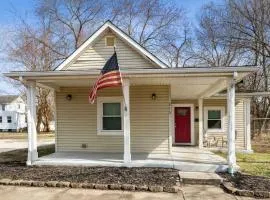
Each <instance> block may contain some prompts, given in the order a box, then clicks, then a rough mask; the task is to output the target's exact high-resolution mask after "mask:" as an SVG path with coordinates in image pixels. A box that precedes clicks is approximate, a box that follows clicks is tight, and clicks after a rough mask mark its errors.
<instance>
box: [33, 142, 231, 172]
mask: <svg viewBox="0 0 270 200" xmlns="http://www.w3.org/2000/svg"><path fill="white" fill-rule="evenodd" d="M131 158H132V162H131V164H130V166H132V167H165V168H174V169H178V170H180V171H190V172H221V171H226V170H227V164H226V160H225V159H224V158H222V157H220V156H217V155H215V154H214V153H212V152H210V151H206V150H203V149H198V148H196V147H173V153H172V154H171V155H169V154H145V153H132V155H131ZM34 165H70V166H74V165H84V166H113V167H122V166H125V163H123V154H122V153H109V152H108V153H94V152H92V153H89V152H56V153H53V154H50V155H47V156H43V157H40V158H38V159H37V160H36V161H35V162H34Z"/></svg>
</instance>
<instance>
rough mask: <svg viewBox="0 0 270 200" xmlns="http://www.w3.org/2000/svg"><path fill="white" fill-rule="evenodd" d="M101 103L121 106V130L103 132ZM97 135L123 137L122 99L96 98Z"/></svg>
mask: <svg viewBox="0 0 270 200" xmlns="http://www.w3.org/2000/svg"><path fill="white" fill-rule="evenodd" d="M103 103H120V104H121V130H103V127H102V124H103V123H102V120H103ZM97 135H108V136H112V135H124V102H123V97H119V96H117V97H97Z"/></svg>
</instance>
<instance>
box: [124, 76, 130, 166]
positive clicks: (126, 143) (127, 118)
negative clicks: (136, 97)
mask: <svg viewBox="0 0 270 200" xmlns="http://www.w3.org/2000/svg"><path fill="white" fill-rule="evenodd" d="M129 85H130V84H129V80H128V79H124V80H123V96H124V106H125V108H124V163H125V164H126V165H127V166H128V165H129V164H130V163H131V153H130V106H129Z"/></svg>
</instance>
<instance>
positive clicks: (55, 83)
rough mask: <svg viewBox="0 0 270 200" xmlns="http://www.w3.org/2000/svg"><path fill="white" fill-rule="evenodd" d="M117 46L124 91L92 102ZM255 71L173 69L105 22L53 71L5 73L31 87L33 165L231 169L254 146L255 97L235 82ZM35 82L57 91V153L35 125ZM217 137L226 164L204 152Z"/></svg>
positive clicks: (111, 92)
mask: <svg viewBox="0 0 270 200" xmlns="http://www.w3.org/2000/svg"><path fill="white" fill-rule="evenodd" d="M114 47H115V49H116V52H117V56H118V62H119V66H120V68H121V72H122V77H123V88H122V87H114V88H105V89H102V90H100V91H98V98H97V101H96V102H95V104H93V105H91V104H89V103H88V94H89V88H91V87H92V86H93V84H94V83H95V81H96V80H97V78H98V77H99V74H100V69H101V68H102V67H103V66H104V64H105V62H106V61H107V60H108V59H109V58H110V57H111V56H112V54H113V52H114ZM257 69H258V68H257V67H255V66H254V67H225V66H224V67H197V68H196V67H193V68H178V69H172V68H168V67H167V65H166V64H165V63H164V62H162V61H161V60H160V59H159V58H158V57H156V56H155V55H153V54H151V53H150V52H148V51H147V50H146V49H144V48H143V47H142V46H140V45H139V44H138V43H137V42H136V41H134V40H133V39H132V38H130V37H129V36H128V35H127V34H125V33H124V32H123V31H122V30H121V29H119V28H118V27H117V26H115V25H114V24H113V23H111V22H110V21H108V22H106V23H105V24H104V25H103V26H101V27H100V28H99V29H98V30H97V31H96V32H95V33H94V34H93V35H92V36H91V37H89V39H88V40H87V41H86V42H84V43H83V44H82V45H81V46H80V47H79V48H78V49H77V50H76V51H75V52H74V53H73V54H71V55H70V56H69V57H68V58H67V59H66V60H65V61H64V62H63V63H62V64H61V65H59V66H58V67H57V68H56V69H55V70H54V71H47V72H10V73H7V74H5V75H6V76H7V77H10V78H12V79H15V80H19V81H21V82H22V83H23V84H25V85H26V87H27V99H28V100H27V104H28V111H27V112H28V127H29V128H28V131H29V134H28V136H29V148H28V161H27V164H29V165H35V164H36V165H38V164H54V165H61V164H67V165H69V164H71V165H74V164H79V165H106V166H156V167H158V166H162V167H173V168H177V169H180V170H189V171H196V170H197V171H198V170H202V169H203V170H205V171H211V170H215V171H220V170H222V169H223V170H224V169H226V168H227V167H229V170H230V171H231V170H233V169H234V168H235V167H236V157H235V152H236V150H239V151H251V144H250V97H251V96H252V94H244V95H240V94H238V93H237V92H236V91H235V85H236V83H237V82H239V81H241V80H242V79H243V78H244V77H245V76H247V75H249V74H250V73H253V72H254V71H256V70H257ZM37 86H38V87H45V88H50V89H52V90H54V93H55V97H56V98H55V104H56V152H55V153H54V154H53V155H50V156H47V157H41V158H39V157H38V153H37V141H36V140H37V135H36V129H35V123H36V105H35V92H36V87H37ZM223 91H227V92H226V93H225V94H224V93H222V92H223ZM123 99H125V102H124V100H123ZM123 103H125V109H124V106H123ZM211 138H215V139H213V140H212V139H211ZM217 138H219V140H217ZM216 141H218V142H219V146H221V148H222V147H223V148H226V149H228V151H229V156H228V160H227V161H226V160H224V159H223V158H220V157H218V156H215V155H213V154H212V153H211V152H209V151H208V150H207V148H208V147H209V146H211V143H215V142H216ZM220 143H221V144H220ZM208 144H209V145H208ZM202 166H203V167H202ZM201 167H202V168H201Z"/></svg>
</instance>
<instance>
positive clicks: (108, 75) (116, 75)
mask: <svg viewBox="0 0 270 200" xmlns="http://www.w3.org/2000/svg"><path fill="white" fill-rule="evenodd" d="M119 85H122V78H121V72H120V70H119V66H118V61H117V55H116V52H114V54H113V55H112V57H110V59H109V60H108V61H107V62H106V64H105V65H104V67H103V69H102V70H101V74H100V76H99V77H98V79H97V81H96V83H95V85H94V86H93V88H92V90H91V92H90V93H89V103H91V104H93V103H94V102H95V99H96V96H97V91H98V90H99V89H102V88H107V87H115V86H119Z"/></svg>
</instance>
